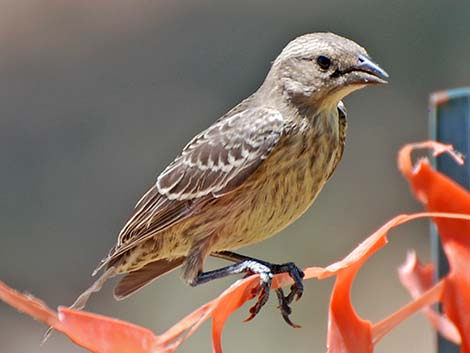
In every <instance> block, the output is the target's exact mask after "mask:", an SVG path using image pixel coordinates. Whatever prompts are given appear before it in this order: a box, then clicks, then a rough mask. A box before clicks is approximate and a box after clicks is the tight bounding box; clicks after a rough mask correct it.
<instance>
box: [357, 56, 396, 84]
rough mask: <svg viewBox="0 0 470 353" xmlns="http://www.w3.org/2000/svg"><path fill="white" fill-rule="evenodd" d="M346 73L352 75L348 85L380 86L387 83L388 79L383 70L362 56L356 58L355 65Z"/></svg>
mask: <svg viewBox="0 0 470 353" xmlns="http://www.w3.org/2000/svg"><path fill="white" fill-rule="evenodd" d="M348 71H349V72H351V73H352V74H353V75H352V77H350V79H351V80H352V82H350V83H356V84H381V83H387V79H388V78H389V75H388V74H387V73H386V72H385V70H383V69H382V68H381V67H380V66H379V65H377V64H376V63H374V62H373V61H372V60H370V59H369V58H367V57H365V56H363V55H359V56H358V63H357V65H353V66H352V67H351V68H350V69H349V70H348Z"/></svg>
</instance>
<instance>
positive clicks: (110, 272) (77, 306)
mask: <svg viewBox="0 0 470 353" xmlns="http://www.w3.org/2000/svg"><path fill="white" fill-rule="evenodd" d="M114 275H116V268H115V267H114V266H111V267H109V268H108V269H107V270H106V271H105V272H103V274H102V275H101V276H100V277H99V278H98V279H97V280H96V281H95V282H94V283H93V284H92V285H91V286H90V287H89V288H88V289H87V290H86V291H84V292H83V293H82V294H80V296H79V297H78V298H77V300H75V302H74V303H73V304H72V305H71V306H69V308H70V309H74V310H82V309H83V308H85V305H86V303H87V301H88V299H89V298H90V296H91V295H92V294H93V293H96V292H99V291H100V290H101V288H102V287H103V285H104V283H105V282H106V281H107V280H108V279H110V278H111V277H113V276H114ZM52 330H53V328H52V327H49V328H48V329H47V331H46V333H45V334H44V337H43V339H42V343H41V344H44V343H45V342H46V341H47V339H48V338H49V336H50V335H51V333H52Z"/></svg>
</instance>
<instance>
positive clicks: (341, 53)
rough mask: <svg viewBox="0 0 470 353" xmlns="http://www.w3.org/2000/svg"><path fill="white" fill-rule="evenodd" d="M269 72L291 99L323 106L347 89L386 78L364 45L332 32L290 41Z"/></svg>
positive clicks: (333, 105)
mask: <svg viewBox="0 0 470 353" xmlns="http://www.w3.org/2000/svg"><path fill="white" fill-rule="evenodd" d="M271 75H274V77H275V80H276V81H277V82H278V84H280V89H281V90H282V91H283V93H284V95H287V96H288V97H289V99H291V100H292V101H293V102H295V103H298V104H302V105H318V104H320V105H321V106H323V107H328V106H331V107H336V105H337V104H338V102H339V101H340V100H341V99H342V98H343V97H345V96H346V95H348V94H349V93H351V92H353V91H355V90H357V89H360V88H363V87H365V86H368V85H375V84H382V83H386V82H387V81H386V79H387V78H388V74H387V73H386V72H385V71H384V70H382V69H381V68H380V67H379V66H378V65H377V64H375V63H374V62H372V60H371V59H370V58H369V55H368V54H367V52H366V50H365V49H364V48H362V47H361V46H359V45H358V44H356V43H355V42H353V41H351V40H349V39H346V38H343V37H340V36H338V35H335V34H332V33H311V34H305V35H303V36H300V37H298V38H296V39H294V40H293V41H291V42H290V43H289V44H288V45H287V46H286V47H285V48H284V50H283V51H282V52H281V54H280V55H279V56H278V57H277V58H276V60H275V61H274V63H273V67H272V69H271V72H270V76H271Z"/></svg>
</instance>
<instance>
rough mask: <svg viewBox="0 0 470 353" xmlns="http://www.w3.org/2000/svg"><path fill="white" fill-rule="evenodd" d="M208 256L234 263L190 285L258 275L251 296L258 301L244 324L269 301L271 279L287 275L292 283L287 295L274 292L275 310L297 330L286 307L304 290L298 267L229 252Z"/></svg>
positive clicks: (289, 263) (277, 291)
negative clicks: (234, 276) (231, 277)
mask: <svg viewBox="0 0 470 353" xmlns="http://www.w3.org/2000/svg"><path fill="white" fill-rule="evenodd" d="M212 256H215V257H219V258H223V259H226V260H230V261H236V262H237V263H236V264H233V265H230V266H226V267H222V268H219V269H217V270H213V271H208V272H201V273H199V274H198V275H197V277H196V278H195V279H194V280H193V281H191V282H190V285H192V286H197V285H200V284H203V283H207V282H209V281H212V280H214V279H217V278H223V277H226V276H229V275H234V274H238V273H246V276H250V275H253V274H258V275H259V276H260V285H259V286H258V287H257V288H256V289H255V292H254V293H253V295H254V296H256V297H257V298H258V300H257V302H256V304H255V305H253V306H252V307H251V308H250V316H249V317H248V318H247V319H246V321H249V320H252V319H253V318H254V317H255V316H256V315H257V314H258V313H259V312H260V310H261V308H262V307H263V306H264V304H266V302H267V301H268V299H269V291H270V290H271V283H272V279H273V276H274V275H275V274H279V273H288V274H289V275H290V277H291V278H292V279H293V280H294V284H293V285H292V286H291V288H290V292H289V294H288V295H287V296H285V295H284V291H283V290H282V289H280V288H279V289H276V294H277V298H278V301H279V309H280V310H281V315H282V317H283V318H284V321H285V322H286V323H287V324H289V325H290V326H292V327H299V326H298V325H296V324H294V323H292V321H291V320H290V318H289V315H290V314H291V312H292V310H291V308H290V304H292V302H293V301H294V299H295V300H299V299H300V297H301V296H302V293H303V291H304V286H303V283H302V279H303V277H304V273H303V272H302V270H301V269H300V268H298V267H297V266H296V265H295V264H294V263H293V262H288V263H285V264H281V265H278V264H271V263H269V262H266V261H262V260H258V259H254V258H251V257H248V256H244V255H240V254H236V253H233V252H230V251H221V252H216V253H213V254H212Z"/></svg>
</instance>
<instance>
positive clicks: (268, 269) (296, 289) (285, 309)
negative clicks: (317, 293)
mask: <svg viewBox="0 0 470 353" xmlns="http://www.w3.org/2000/svg"><path fill="white" fill-rule="evenodd" d="M252 261H253V260H252ZM254 262H255V264H257V265H258V266H250V267H251V268H250V270H249V273H248V274H249V275H250V274H254V273H257V274H259V275H260V280H261V283H260V285H259V287H258V288H257V291H256V293H255V295H256V296H257V297H258V301H257V302H256V304H255V305H254V306H252V307H251V308H250V316H249V317H248V318H247V319H246V321H249V320H251V319H253V318H254V317H255V316H256V314H258V313H259V311H260V310H261V308H262V307H263V305H264V304H266V302H267V301H268V298H269V290H270V288H271V282H272V277H273V275H275V274H279V273H288V274H289V275H290V276H291V277H292V279H293V280H294V284H293V285H292V286H291V288H290V292H289V294H288V295H287V296H285V295H284V291H283V290H282V288H278V289H276V295H277V299H278V301H279V306H278V308H279V309H280V311H281V315H282V318H283V319H284V321H285V322H286V323H287V324H288V325H290V326H292V327H295V328H297V327H300V326H299V325H297V324H294V323H293V322H292V321H291V319H290V317H289V315H290V314H291V313H292V309H291V307H290V304H292V302H293V301H294V299H295V300H296V301H297V300H299V299H300V298H301V297H302V294H303V291H304V286H303V283H302V279H303V277H304V273H303V271H302V270H301V269H299V268H298V267H297V266H296V265H295V264H294V263H293V262H288V263H286V264H282V265H277V264H270V263H267V262H264V261H259V262H256V261H254Z"/></svg>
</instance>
